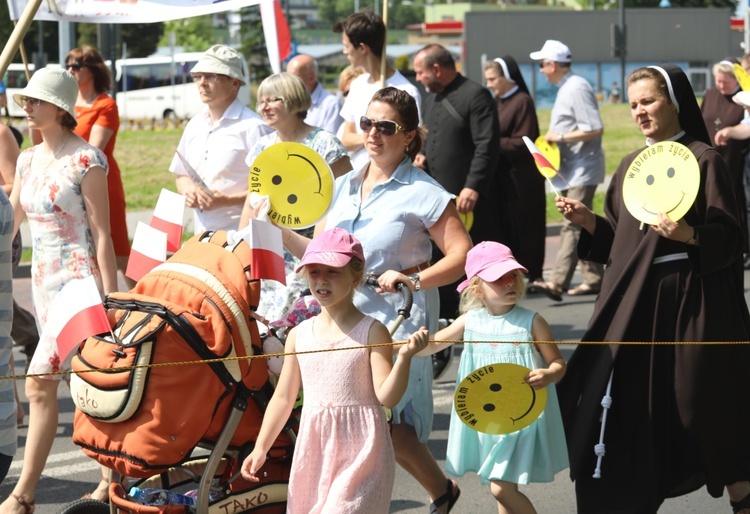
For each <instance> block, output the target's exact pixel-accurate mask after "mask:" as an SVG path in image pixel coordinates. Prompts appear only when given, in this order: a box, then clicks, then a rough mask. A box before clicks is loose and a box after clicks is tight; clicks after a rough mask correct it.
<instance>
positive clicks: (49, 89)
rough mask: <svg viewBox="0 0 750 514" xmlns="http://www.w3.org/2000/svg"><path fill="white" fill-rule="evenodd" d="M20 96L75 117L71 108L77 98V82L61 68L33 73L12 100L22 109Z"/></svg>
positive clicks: (45, 69) (44, 69) (43, 69)
mask: <svg viewBox="0 0 750 514" xmlns="http://www.w3.org/2000/svg"><path fill="white" fill-rule="evenodd" d="M22 96H28V97H29V98H37V99H39V100H44V101H45V102H49V103H51V104H53V105H56V106H57V107H59V108H60V109H62V110H64V111H67V112H68V113H69V114H70V115H71V116H73V118H75V117H76V114H75V111H74V110H73V107H74V106H75V104H76V99H77V98H78V81H76V78H75V77H74V76H73V75H71V74H70V73H69V72H68V71H67V70H64V69H62V68H41V69H39V70H37V71H36V72H34V74H33V75H32V76H31V79H30V80H29V83H28V84H26V87H25V88H23V89H22V90H21V92H20V93H16V94H14V95H13V100H14V101H15V102H16V103H17V104H18V105H20V106H21V107H22V108H23V102H22V101H21V97H22Z"/></svg>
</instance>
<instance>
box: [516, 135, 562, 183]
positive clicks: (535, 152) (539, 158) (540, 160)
mask: <svg viewBox="0 0 750 514" xmlns="http://www.w3.org/2000/svg"><path fill="white" fill-rule="evenodd" d="M522 139H523V142H524V143H526V148H528V149H529V152H531V156H532V157H533V158H534V160H535V161H536V165H537V166H540V167H542V168H549V169H550V170H552V171H553V172H554V173H557V170H556V169H555V167H554V166H552V163H550V162H549V160H547V158H546V157H545V156H544V154H543V153H542V151H541V150H540V149H539V148H537V146H536V145H535V144H534V142H533V141H532V140H531V139H529V138H528V137H526V136H523V137H522ZM554 173H553V174H554Z"/></svg>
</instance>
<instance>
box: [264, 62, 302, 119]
mask: <svg viewBox="0 0 750 514" xmlns="http://www.w3.org/2000/svg"><path fill="white" fill-rule="evenodd" d="M257 96H258V109H257V110H258V112H260V110H261V103H260V100H261V99H263V98H275V97H280V98H282V99H283V100H284V108H285V109H286V111H287V112H288V113H290V114H296V115H297V117H298V118H300V119H302V120H304V119H305V118H306V117H307V110H308V109H309V108H310V106H311V105H312V98H311V97H310V91H308V90H307V87H306V86H305V84H304V83H303V82H302V79H301V78H299V77H298V76H297V75H293V74H291V73H287V72H285V71H284V72H281V73H275V74H273V75H271V76H270V77H267V78H266V79H265V80H263V82H261V83H260V86H258V95H257Z"/></svg>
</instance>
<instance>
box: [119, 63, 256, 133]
mask: <svg viewBox="0 0 750 514" xmlns="http://www.w3.org/2000/svg"><path fill="white" fill-rule="evenodd" d="M202 55H203V53H202V52H188V53H178V54H175V55H174V61H173V60H172V57H171V56H169V55H154V56H151V57H144V58H128V59H118V60H117V62H116V63H115V67H116V69H117V91H118V93H117V108H118V109H119V111H120V118H123V119H138V118H172V117H178V118H191V117H192V116H194V115H196V114H197V113H198V112H200V110H201V109H202V108H203V105H204V104H203V103H202V102H201V99H200V95H199V94H198V88H197V87H196V86H195V84H193V81H192V78H191V76H190V70H191V69H193V66H195V64H196V63H197V62H198V59H200V58H201V56H202ZM242 65H243V66H244V68H245V73H246V74H247V62H245V60H244V58H243V63H242ZM237 99H238V100H239V101H240V102H242V103H243V104H245V105H247V106H249V105H250V88H249V87H248V85H247V84H245V85H244V86H242V87H241V88H240V91H239V95H238V96H237Z"/></svg>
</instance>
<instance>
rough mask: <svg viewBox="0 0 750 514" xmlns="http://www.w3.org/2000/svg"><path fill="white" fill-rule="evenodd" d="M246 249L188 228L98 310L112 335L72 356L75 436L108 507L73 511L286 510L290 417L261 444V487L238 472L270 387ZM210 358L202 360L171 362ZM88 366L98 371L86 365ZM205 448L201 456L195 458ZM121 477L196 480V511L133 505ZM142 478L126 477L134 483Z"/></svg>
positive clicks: (168, 483)
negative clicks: (268, 444)
mask: <svg viewBox="0 0 750 514" xmlns="http://www.w3.org/2000/svg"><path fill="white" fill-rule="evenodd" d="M252 266H253V255H252V252H251V250H250V247H249V246H248V245H247V243H245V242H244V241H242V240H240V241H239V242H236V243H234V244H228V243H227V238H226V233H225V232H223V231H218V232H206V233H203V234H199V235H196V236H195V237H193V238H192V239H190V240H189V241H188V242H186V243H185V244H184V245H183V247H182V248H181V249H180V250H178V251H177V252H176V253H175V254H174V255H173V256H172V257H171V258H170V259H168V260H167V262H166V263H164V264H162V265H160V266H157V267H156V268H155V269H154V270H152V271H151V272H150V273H148V274H147V275H146V276H144V277H143V278H142V279H141V280H140V281H139V282H138V284H137V285H136V287H135V288H134V289H133V290H132V291H130V292H128V293H114V294H111V295H109V296H108V297H107V299H106V301H105V306H106V308H107V314H108V317H109V319H110V322H111V324H112V330H113V334H114V337H113V336H112V335H110V334H101V335H98V336H95V337H91V338H89V339H88V340H87V341H86V342H85V343H84V344H82V345H81V347H80V349H79V351H78V353H77V355H75V356H74V358H73V363H72V367H73V371H75V372H78V373H77V374H74V375H72V377H71V393H72V395H73V399H74V401H75V403H76V407H77V411H76V416H75V423H74V431H73V441H74V442H75V443H76V444H78V445H79V446H81V448H82V449H83V450H84V452H85V453H86V454H87V455H89V456H90V457H92V458H93V459H95V460H97V461H98V462H99V463H101V464H103V465H105V466H106V467H108V468H110V469H111V470H112V471H113V477H114V480H113V481H112V484H111V486H110V505H109V506H108V507H107V506H106V505H105V504H103V503H100V504H99V505H98V506H96V508H93V507H94V504H96V503H97V502H93V501H92V500H80V501H78V502H74V503H72V504H69V505H68V506H67V507H66V508H65V509H64V510H63V511H60V512H61V513H62V512H65V513H66V514H72V513H83V512H87V513H92V512H102V513H103V512H111V513H113V514H114V513H116V512H120V513H149V514H151V513H153V514H156V513H166V514H171V513H176V512H197V513H198V514H213V513H220V514H234V513H240V512H252V513H258V514H275V513H280V512H284V511H285V507H286V493H287V484H288V479H289V472H290V468H291V457H292V454H293V448H292V447H293V444H294V439H295V436H294V431H293V429H292V427H293V421H291V422H290V423H289V424H288V427H287V428H288V429H287V430H286V431H285V432H282V435H281V436H280V437H279V438H278V439H277V441H276V442H275V444H274V446H273V448H272V450H271V451H270V452H269V461H268V463H267V464H266V466H265V468H264V471H265V473H264V475H263V477H261V481H260V482H259V483H251V482H247V481H245V480H244V479H243V478H242V477H241V476H240V473H239V469H240V465H241V463H242V460H243V459H244V457H245V456H246V455H247V454H249V453H250V451H252V447H253V444H254V441H255V439H256V437H257V435H258V431H259V430H260V425H261V421H262V418H263V412H264V410H265V407H266V405H267V403H268V401H269V400H270V398H271V395H272V393H273V388H272V386H271V384H270V383H269V375H268V370H267V365H266V360H265V359H262V358H255V359H247V358H246V357H248V356H252V355H259V354H260V353H261V350H260V337H259V334H258V327H257V326H256V321H255V318H254V317H253V316H252V315H251V314H252V312H253V311H254V310H255V309H256V307H257V305H258V300H259V295H260V282H259V281H258V280H249V279H248V278H247V277H249V276H250V275H249V271H250V270H251V268H252ZM197 360H209V361H211V362H207V363H200V364H187V365H173V364H171V363H175V362H185V361H197ZM91 371H96V372H91ZM196 449H205V450H204V452H205V451H207V452H208V454H207V455H203V456H196V455H195V454H196V453H197V452H199V451H201V450H197V451H194V450H196ZM121 476H122V477H129V478H130V479H131V480H130V484H129V485H138V486H139V487H142V488H143V487H155V488H163V489H173V488H176V487H182V488H183V489H184V488H185V487H186V484H193V486H192V488H193V489H197V503H196V506H195V507H186V506H184V505H179V506H178V505H166V506H158V507H157V506H149V505H140V504H138V503H136V502H135V501H133V500H132V499H131V498H130V497H129V496H128V495H127V491H126V489H125V487H124V486H123V485H122V484H121V483H120V477H121ZM133 478H135V479H141V480H138V481H135V482H134V481H133V480H132V479H133Z"/></svg>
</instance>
